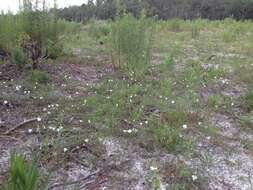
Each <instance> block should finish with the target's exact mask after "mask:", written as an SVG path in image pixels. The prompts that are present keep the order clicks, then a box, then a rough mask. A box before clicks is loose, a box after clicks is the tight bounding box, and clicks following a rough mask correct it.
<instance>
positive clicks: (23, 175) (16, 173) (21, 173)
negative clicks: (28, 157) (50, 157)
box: [0, 154, 39, 190]
mask: <svg viewBox="0 0 253 190" xmlns="http://www.w3.org/2000/svg"><path fill="white" fill-rule="evenodd" d="M38 181H39V172H38V169H37V167H36V164H35V162H34V161H33V162H32V163H27V162H26V161H25V158H24V156H21V155H18V154H13V155H12V157H11V168H10V177H9V180H8V182H7V184H6V185H4V186H3V187H0V188H1V189H2V190H36V189H37V187H38Z"/></svg>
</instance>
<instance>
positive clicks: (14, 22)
mask: <svg viewBox="0 0 253 190" xmlns="http://www.w3.org/2000/svg"><path fill="white" fill-rule="evenodd" d="M55 10H56V9H50V10H49V9H47V7H46V6H43V8H41V7H40V3H38V2H37V1H33V0H23V1H20V10H19V13H18V14H16V15H13V14H11V13H8V14H3V13H0V26H1V27H0V49H1V50H3V51H5V52H7V53H11V52H12V50H13V49H15V47H20V48H21V49H23V52H24V53H25V54H26V55H27V59H30V60H31V61H32V63H33V65H34V66H35V67H36V64H37V62H38V59H39V58H40V57H41V56H43V54H45V53H46V52H48V51H53V53H52V54H53V56H54V57H55V56H56V55H57V54H58V52H57V53H55V52H56V50H55V49H56V48H55V47H54V48H52V47H51V46H48V43H47V42H48V41H51V42H53V43H54V44H57V42H58V41H59V39H58V36H59V34H60V33H61V32H63V31H64V29H63V27H62V26H63V25H62V22H61V23H60V22H58V20H57V18H56V11H55ZM47 48H49V50H47ZM50 48H51V49H50ZM52 49H53V50H52ZM18 51H19V50H14V52H15V54H19V55H21V54H20V53H17V52H18ZM19 52H20V51H19ZM34 52H36V53H34ZM28 55H29V56H28Z"/></svg>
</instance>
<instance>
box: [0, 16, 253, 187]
mask: <svg viewBox="0 0 253 190" xmlns="http://www.w3.org/2000/svg"><path fill="white" fill-rule="evenodd" d="M173 22H175V21H168V22H162V21H159V22H157V23H156V25H157V26H156V32H155V40H154V47H153V48H152V61H151V63H152V64H151V65H150V66H149V68H148V70H147V71H146V72H145V73H144V75H143V76H141V77H135V75H134V74H133V76H132V77H131V76H127V75H125V74H124V72H121V71H120V70H115V69H113V67H112V64H111V57H110V54H109V53H108V48H107V46H106V45H104V44H103V43H101V41H99V40H98V41H97V40H95V39H93V38H92V37H91V36H90V35H89V34H88V33H89V32H88V27H89V26H83V27H82V29H81V30H80V31H78V32H77V33H76V34H69V35H65V36H63V38H62V40H63V42H64V48H66V49H68V50H69V51H71V52H72V55H71V56H70V55H66V56H64V57H61V58H58V59H57V60H56V61H54V62H53V61H48V62H47V63H43V64H40V65H39V68H40V70H41V71H44V72H46V73H48V75H49V77H50V81H49V82H48V83H47V85H44V84H40V83H32V82H31V81H30V80H29V78H28V77H27V76H28V74H27V73H28V72H29V71H24V72H19V71H18V69H17V68H16V67H15V66H13V65H11V64H2V65H0V89H1V91H0V126H1V128H0V184H1V182H3V181H4V180H5V179H6V178H7V176H8V169H9V164H8V163H9V159H10V154H11V152H12V151H13V150H16V151H18V152H20V153H23V154H25V155H26V156H27V157H28V158H29V157H34V156H35V157H37V158H38V164H39V169H40V171H41V174H43V175H42V176H45V178H48V181H49V189H54V190H61V189H67V190H68V189H69V190H70V189H89V190H95V189H110V190H121V189H122V190H125V189H133V190H146V189H147V190H148V189H175V190H176V189H177V190H178V189H201V190H205V189H210V190H252V189H253V103H252V101H253V98H252V97H253V95H251V100H250V98H247V97H250V95H249V94H250V93H253V87H252V85H253V84H252V82H253V81H252V80H253V56H252V54H253V37H252V36H253V24H252V22H236V21H233V20H225V21H206V20H197V21H192V22H191V21H177V22H179V23H178V26H179V27H176V28H175V26H174V27H173ZM193 22H196V23H198V25H199V26H200V29H199V31H195V32H194V31H193V30H192V25H193V24H194V23H193ZM17 73H20V74H17ZM250 101H251V104H250ZM31 119H32V121H31V122H29V123H25V124H24V125H20V126H18V127H17V125H19V124H22V122H24V121H26V120H31ZM15 126H16V128H15ZM13 127H14V128H13Z"/></svg>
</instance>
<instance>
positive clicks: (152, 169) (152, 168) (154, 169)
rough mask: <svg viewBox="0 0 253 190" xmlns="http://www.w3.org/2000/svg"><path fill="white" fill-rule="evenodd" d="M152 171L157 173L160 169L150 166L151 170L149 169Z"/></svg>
mask: <svg viewBox="0 0 253 190" xmlns="http://www.w3.org/2000/svg"><path fill="white" fill-rule="evenodd" d="M149 169H150V170H151V171H156V170H158V168H157V167H154V166H150V168H149Z"/></svg>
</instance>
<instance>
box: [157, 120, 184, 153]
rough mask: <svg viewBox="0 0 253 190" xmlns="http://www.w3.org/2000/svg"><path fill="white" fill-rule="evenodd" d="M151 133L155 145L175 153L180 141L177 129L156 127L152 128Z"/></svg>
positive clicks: (165, 126) (166, 126)
mask: <svg viewBox="0 0 253 190" xmlns="http://www.w3.org/2000/svg"><path fill="white" fill-rule="evenodd" d="M153 133H154V137H155V141H156V143H157V144H158V145H159V146H161V147H162V148H165V149H167V150H169V151H175V150H176V147H177V145H178V144H179V142H180V140H181V138H180V129H179V127H172V126H168V125H163V126H157V127H154V129H153Z"/></svg>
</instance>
